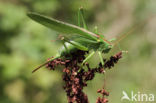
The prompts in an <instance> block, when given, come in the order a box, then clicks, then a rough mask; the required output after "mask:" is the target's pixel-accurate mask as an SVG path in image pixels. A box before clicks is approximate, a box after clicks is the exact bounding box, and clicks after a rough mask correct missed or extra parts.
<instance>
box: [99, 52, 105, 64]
mask: <svg viewBox="0 0 156 103" xmlns="http://www.w3.org/2000/svg"><path fill="white" fill-rule="evenodd" d="M98 54H99V57H100V61H101V64H102V66H103V65H104V61H103V57H102V53H101V51H98Z"/></svg>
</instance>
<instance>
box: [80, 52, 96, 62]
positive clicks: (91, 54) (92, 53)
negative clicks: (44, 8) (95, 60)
mask: <svg viewBox="0 0 156 103" xmlns="http://www.w3.org/2000/svg"><path fill="white" fill-rule="evenodd" d="M94 54H95V51H93V52H91V53H90V54H89V55H88V56H87V57H86V58H85V60H83V62H82V65H83V64H84V63H85V62H86V61H87V60H88V59H90V58H91V57H92V56H93V55H94Z"/></svg>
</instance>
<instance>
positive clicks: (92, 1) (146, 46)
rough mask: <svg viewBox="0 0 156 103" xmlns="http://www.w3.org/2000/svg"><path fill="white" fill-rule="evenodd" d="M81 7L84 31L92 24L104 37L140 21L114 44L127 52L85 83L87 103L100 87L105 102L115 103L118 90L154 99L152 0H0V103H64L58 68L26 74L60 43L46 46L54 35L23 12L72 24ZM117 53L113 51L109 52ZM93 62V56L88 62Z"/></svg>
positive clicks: (155, 17) (155, 27)
mask: <svg viewBox="0 0 156 103" xmlns="http://www.w3.org/2000/svg"><path fill="white" fill-rule="evenodd" d="M81 6H83V7H84V9H85V19H86V22H87V24H88V26H89V28H90V31H93V27H94V26H98V28H99V32H100V33H101V34H104V35H105V36H106V38H108V39H110V38H113V37H116V36H118V35H120V34H123V33H125V32H127V31H129V30H130V29H131V27H132V26H134V25H136V24H138V23H142V22H144V21H145V24H142V26H140V27H138V28H137V29H136V30H135V31H134V32H133V33H131V35H129V36H127V37H126V38H125V39H124V40H122V41H121V42H120V47H121V49H122V50H128V51H129V53H128V54H124V55H123V58H122V59H121V60H120V61H119V63H118V64H117V65H116V66H115V67H114V68H113V69H111V70H107V71H106V74H105V75H98V74H97V75H96V77H95V78H94V80H93V81H90V82H88V87H87V88H85V89H84V91H85V92H86V93H87V94H88V97H89V100H90V103H95V101H96V99H97V97H98V96H99V95H98V94H97V93H96V91H97V89H98V88H102V87H103V85H104V87H105V88H106V90H107V91H109V92H110V96H109V97H108V99H109V101H110V103H121V102H122V101H121V97H122V91H123V90H124V91H126V92H127V93H128V94H129V95H130V93H131V91H134V92H135V93H137V92H141V93H147V94H148V93H152V94H155V95H156V75H155V73H156V63H155V62H156V40H155V39H156V15H155V14H156V0H0V103H67V98H66V94H65V92H64V90H63V89H62V86H63V81H62V78H61V77H62V72H60V70H56V71H48V70H46V69H45V68H44V69H41V70H40V71H38V72H36V73H34V74H32V73H31V71H32V70H33V69H34V68H35V67H36V66H38V65H39V64H41V63H43V62H44V61H45V60H46V59H47V58H49V57H51V56H54V55H55V54H56V53H57V50H58V49H59V47H61V44H60V43H59V42H58V41H56V42H51V41H52V40H56V39H57V35H56V32H54V31H52V30H50V29H47V28H45V27H44V26H42V25H40V24H38V23H36V22H34V21H32V20H31V19H29V18H28V17H27V16H26V13H27V12H28V11H34V12H38V13H42V14H44V15H48V16H51V17H53V18H56V19H59V20H62V21H66V22H69V23H72V24H75V25H76V24H77V10H78V8H79V7H81ZM147 18H150V19H148V20H147ZM118 51H120V49H119V48H118V47H116V48H115V49H113V51H112V54H114V53H117V52H118ZM110 55H111V54H110ZM94 61H97V60H96V57H95V56H94V57H93V58H92V60H91V61H90V62H92V63H93V62H94ZM123 102H126V103H128V101H123ZM129 103H132V102H129ZM153 103H154V102H153Z"/></svg>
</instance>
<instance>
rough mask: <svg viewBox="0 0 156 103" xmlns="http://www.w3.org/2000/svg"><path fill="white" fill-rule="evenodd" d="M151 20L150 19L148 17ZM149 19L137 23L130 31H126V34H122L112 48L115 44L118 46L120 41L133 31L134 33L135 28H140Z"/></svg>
mask: <svg viewBox="0 0 156 103" xmlns="http://www.w3.org/2000/svg"><path fill="white" fill-rule="evenodd" d="M150 18H151V17H150ZM150 18H148V19H145V20H144V21H143V22H142V23H138V24H136V25H135V26H134V27H132V29H131V30H130V31H128V32H127V33H124V34H122V35H121V36H120V37H119V38H118V39H117V40H116V41H115V42H114V43H113V46H115V45H116V44H118V43H119V42H120V41H121V40H122V39H124V38H125V37H127V36H128V35H130V34H131V33H132V32H133V31H135V30H136V29H137V28H139V27H140V26H142V25H143V24H145V23H146V21H148V20H149V19H150Z"/></svg>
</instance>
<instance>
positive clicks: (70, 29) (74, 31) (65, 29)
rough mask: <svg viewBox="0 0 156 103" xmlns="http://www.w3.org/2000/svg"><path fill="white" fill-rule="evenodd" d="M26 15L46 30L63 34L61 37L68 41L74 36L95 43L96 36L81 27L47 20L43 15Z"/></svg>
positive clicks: (50, 19)
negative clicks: (46, 28) (49, 29)
mask: <svg viewBox="0 0 156 103" xmlns="http://www.w3.org/2000/svg"><path fill="white" fill-rule="evenodd" d="M27 15H28V16H29V17H30V18H31V19H33V20H34V21H36V22H38V23H40V24H42V25H44V26H46V27H48V28H51V29H53V30H55V31H57V32H60V33H63V34H61V35H63V36H65V37H67V38H69V39H70V37H72V36H74V35H76V36H81V37H84V38H86V39H90V40H95V41H97V35H96V34H94V33H92V32H90V31H88V30H85V29H83V28H81V27H78V26H76V25H72V24H69V23H65V22H62V21H58V20H56V19H53V18H49V17H46V16H43V15H40V14H37V13H28V14H27Z"/></svg>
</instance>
